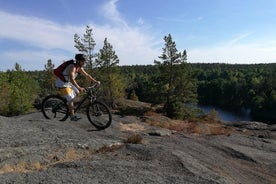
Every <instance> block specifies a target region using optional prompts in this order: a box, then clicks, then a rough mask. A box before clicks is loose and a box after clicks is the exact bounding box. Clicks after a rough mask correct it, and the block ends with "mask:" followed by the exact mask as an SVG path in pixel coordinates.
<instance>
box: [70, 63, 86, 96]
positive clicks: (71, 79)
mask: <svg viewBox="0 0 276 184" xmlns="http://www.w3.org/2000/svg"><path fill="white" fill-rule="evenodd" d="M68 73H69V77H70V82H71V83H72V84H73V85H74V86H75V87H76V88H77V89H78V90H79V91H84V90H85V89H84V88H81V87H80V86H79V85H78V83H77V82H76V80H75V73H76V67H74V66H72V67H70V68H69V69H68Z"/></svg>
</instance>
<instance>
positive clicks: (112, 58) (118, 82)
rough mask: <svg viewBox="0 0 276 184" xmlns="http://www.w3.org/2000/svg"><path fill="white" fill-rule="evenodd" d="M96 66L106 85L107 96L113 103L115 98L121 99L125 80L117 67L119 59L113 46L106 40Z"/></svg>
mask: <svg viewBox="0 0 276 184" xmlns="http://www.w3.org/2000/svg"><path fill="white" fill-rule="evenodd" d="M95 64H96V66H97V67H98V69H99V74H100V78H101V79H100V80H101V81H102V82H103V83H105V84H106V85H105V86H104V87H106V88H105V92H104V93H105V96H106V97H107V98H108V99H109V100H111V102H112V103H113V102H114V100H115V98H119V97H121V96H122V94H123V91H122V90H123V89H124V86H123V79H122V76H121V75H120V74H119V70H118V67H117V65H118V64H119V58H118V56H117V55H116V53H115V51H114V50H113V47H112V45H111V44H110V43H109V42H108V41H107V38H105V40H104V45H103V48H102V49H100V51H99V54H98V57H97V58H96V60H95Z"/></svg>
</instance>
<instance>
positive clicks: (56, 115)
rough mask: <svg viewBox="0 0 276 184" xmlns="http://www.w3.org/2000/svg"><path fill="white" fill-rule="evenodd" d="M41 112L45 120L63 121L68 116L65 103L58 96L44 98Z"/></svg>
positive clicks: (67, 108)
mask: <svg viewBox="0 0 276 184" xmlns="http://www.w3.org/2000/svg"><path fill="white" fill-rule="evenodd" d="M41 111H42V113H43V115H44V117H45V118H46V119H56V120H59V121H65V120H66V119H67V118H68V116H69V107H68V105H67V101H66V99H64V98H62V97H61V96H59V95H49V96H47V97H46V98H44V100H43V101H42V104H41Z"/></svg>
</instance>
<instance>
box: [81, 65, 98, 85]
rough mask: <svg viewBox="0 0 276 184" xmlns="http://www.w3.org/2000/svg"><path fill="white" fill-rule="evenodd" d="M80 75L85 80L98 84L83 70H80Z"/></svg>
mask: <svg viewBox="0 0 276 184" xmlns="http://www.w3.org/2000/svg"><path fill="white" fill-rule="evenodd" d="M80 73H81V74H82V75H83V76H84V77H85V78H86V79H87V80H90V81H91V82H95V83H96V82H97V83H99V81H97V80H96V79H94V78H93V77H92V76H91V75H89V74H88V73H87V72H86V71H85V70H84V69H83V68H81V69H80Z"/></svg>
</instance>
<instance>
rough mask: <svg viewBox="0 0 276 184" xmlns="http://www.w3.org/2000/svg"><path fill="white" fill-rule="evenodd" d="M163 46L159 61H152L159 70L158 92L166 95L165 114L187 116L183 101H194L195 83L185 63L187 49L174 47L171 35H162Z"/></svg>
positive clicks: (177, 116)
mask: <svg viewBox="0 0 276 184" xmlns="http://www.w3.org/2000/svg"><path fill="white" fill-rule="evenodd" d="M164 41H165V47H164V48H163V53H162V55H161V56H159V59H161V61H157V60H155V61H154V63H155V64H156V65H158V66H159V70H160V74H159V75H160V80H159V81H160V85H159V87H160V90H159V91H160V92H161V93H164V94H165V95H166V102H165V111H166V114H167V116H169V117H176V118H184V117H187V116H189V115H188V113H187V111H186V110H185V103H189V102H195V101H196V84H195V80H194V79H193V77H192V75H191V73H190V69H189V67H188V65H187V51H186V50H184V51H183V52H182V53H180V52H178V50H177V49H176V44H175V42H174V41H173V40H172V37H171V35H170V34H169V35H168V36H165V37H164Z"/></svg>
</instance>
